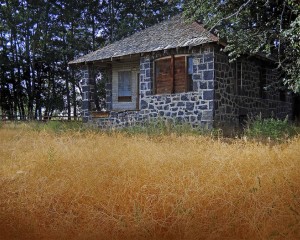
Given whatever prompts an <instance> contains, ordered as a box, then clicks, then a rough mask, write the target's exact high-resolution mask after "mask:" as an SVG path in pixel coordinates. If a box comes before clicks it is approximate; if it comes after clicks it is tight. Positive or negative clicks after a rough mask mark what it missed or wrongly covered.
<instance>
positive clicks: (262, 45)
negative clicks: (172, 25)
mask: <svg viewBox="0 0 300 240" xmlns="http://www.w3.org/2000/svg"><path fill="white" fill-rule="evenodd" d="M184 11H185V16H186V17H187V18H189V19H196V20H200V21H201V22H203V23H204V24H205V25H206V27H207V28H209V29H211V30H212V32H214V33H215V34H216V35H218V36H219V37H220V38H221V39H222V40H223V41H225V42H226V43H227V45H226V47H225V49H224V50H225V51H227V52H228V53H229V56H230V58H231V60H234V59H236V58H238V57H240V56H242V55H244V54H247V55H255V54H260V55H261V54H262V55H265V56H266V57H271V58H274V59H275V62H277V67H278V69H280V70H282V71H283V78H284V82H285V83H286V84H287V85H288V87H289V88H290V89H292V90H293V91H294V92H300V80H299V79H300V71H299V69H300V67H299V66H300V47H299V40H300V39H299V38H300V19H299V13H300V3H299V1H296V0H283V1H278V0H269V1H265V0H245V1H240V0H228V1H220V0H188V1H186V2H185V4H184ZM281 80H282V79H278V81H281Z"/></svg>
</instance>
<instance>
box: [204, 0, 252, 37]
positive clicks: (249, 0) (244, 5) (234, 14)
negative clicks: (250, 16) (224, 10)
mask: <svg viewBox="0 0 300 240" xmlns="http://www.w3.org/2000/svg"><path fill="white" fill-rule="evenodd" d="M251 1H252V0H248V1H247V2H245V3H244V4H242V5H241V6H240V7H239V9H238V10H237V11H236V12H234V13H232V14H230V15H229V16H227V17H224V18H221V19H220V20H219V21H218V22H217V23H216V24H214V26H212V27H211V28H210V31H212V29H214V28H215V27H216V26H218V25H219V24H220V23H221V22H222V21H224V20H227V19H229V18H232V17H234V16H236V17H237V16H238V15H239V13H240V12H241V11H242V10H243V9H244V8H245V7H246V6H247V5H248V4H249V3H250V2H251Z"/></svg>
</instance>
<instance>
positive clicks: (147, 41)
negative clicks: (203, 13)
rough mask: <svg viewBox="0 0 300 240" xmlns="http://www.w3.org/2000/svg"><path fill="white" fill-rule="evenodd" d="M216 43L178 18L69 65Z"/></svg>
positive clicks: (197, 26) (201, 29)
mask: <svg viewBox="0 0 300 240" xmlns="http://www.w3.org/2000/svg"><path fill="white" fill-rule="evenodd" d="M218 40H219V39H218V37H217V36H215V35H213V34H212V33H210V32H209V31H207V30H206V29H204V27H203V25H202V24H199V23H197V22H186V21H185V20H184V18H183V17H182V16H181V15H177V16H175V17H173V18H171V19H169V20H167V21H164V22H161V23H158V24H156V25H154V26H152V27H149V28H146V29H145V30H142V31H140V32H137V33H135V34H133V35H131V36H129V37H127V38H124V39H122V40H120V41H117V42H114V43H112V44H109V45H107V46H105V47H103V48H100V49H98V50H97V51H94V52H91V53H89V54H87V55H85V56H82V57H80V58H78V59H76V60H73V61H71V62H70V63H69V64H77V63H85V62H93V61H97V60H105V59H111V58H114V57H121V56H126V55H132V54H139V53H147V52H154V51H159V50H166V49H172V48H180V47H190V46H198V45H201V44H204V43H209V42H217V41H218Z"/></svg>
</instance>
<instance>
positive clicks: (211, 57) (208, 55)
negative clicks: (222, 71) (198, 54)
mask: <svg viewBox="0 0 300 240" xmlns="http://www.w3.org/2000/svg"><path fill="white" fill-rule="evenodd" d="M213 60H214V54H213V53H212V52H210V53H205V54H204V62H206V63H207V62H212V61H213Z"/></svg>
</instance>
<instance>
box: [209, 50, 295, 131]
mask: <svg viewBox="0 0 300 240" xmlns="http://www.w3.org/2000/svg"><path fill="white" fill-rule="evenodd" d="M239 62H240V63H241V64H242V68H241V69H242V70H240V65H239V64H238V65H237V63H236V62H232V63H229V60H228V57H227V55H226V54H224V53H223V52H220V51H215V77H216V78H215V104H214V107H215V126H218V127H219V126H220V127H222V126H224V125H231V126H238V125H239V124H241V122H242V121H243V120H245V118H247V116H250V117H253V116H256V115H261V116H262V117H264V118H266V117H277V118H285V117H286V116H287V115H288V116H291V114H292V104H291V102H292V101H291V100H292V99H291V97H289V96H288V95H286V101H280V92H279V91H278V90H277V89H278V86H275V83H276V82H278V81H276V80H277V79H276V78H277V73H276V71H275V70H274V69H273V68H272V66H270V65H269V64H268V63H267V62H265V61H263V60H258V59H247V58H243V59H240V60H239ZM237 66H238V67H237ZM262 69H264V71H263V74H264V76H262V75H261V74H262ZM238 71H240V72H238ZM262 77H264V78H265V80H264V81H265V82H264V84H265V86H271V87H269V88H263V89H262V87H261V83H262V82H261V78H262ZM239 81H241V82H239ZM262 90H263V94H262Z"/></svg>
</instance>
